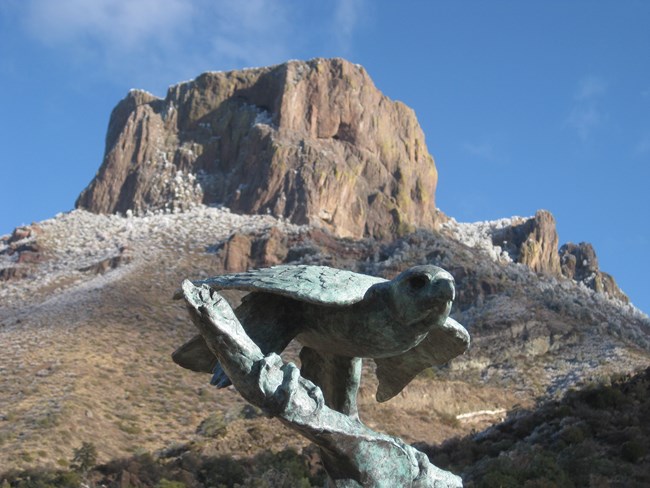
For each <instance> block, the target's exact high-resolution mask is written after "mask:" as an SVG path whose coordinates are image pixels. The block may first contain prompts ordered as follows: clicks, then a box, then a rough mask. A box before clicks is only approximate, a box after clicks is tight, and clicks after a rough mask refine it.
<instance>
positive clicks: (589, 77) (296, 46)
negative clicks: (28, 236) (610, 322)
mask: <svg viewBox="0 0 650 488" xmlns="http://www.w3.org/2000/svg"><path fill="white" fill-rule="evenodd" d="M648 26H650V2H647V1H645V0H626V1H624V2H621V1H609V0H600V1H586V0H585V1H578V0H574V1H569V0H563V1H553V0H551V1H548V0H547V1H543V2H542V1H538V2H533V1H529V2H520V1H514V0H512V1H499V0H492V1H490V2H485V1H460V0H458V1H454V0H448V1H433V0H432V1H424V0H423V1H400V2H395V1H388V0H386V1H370V0H347V1H346V0H339V1H329V2H311V1H302V0H286V1H280V0H278V1H270V0H250V1H246V2H243V1H234V0H233V1H222V0H212V1H209V0H57V1H50V0H2V2H0V80H1V83H2V84H1V85H0V87H1V89H0V107H1V110H2V112H1V113H2V116H1V117H0V147H1V148H2V150H1V152H0V168H1V173H0V174H1V175H2V178H1V180H0V181H1V182H2V183H1V187H0V234H6V233H8V232H10V231H11V230H12V229H13V228H14V227H15V226H17V225H20V224H23V223H30V222H32V221H39V220H43V219H46V218H50V217H52V216H54V215H55V214H56V213H58V212H63V211H68V210H71V209H72V207H73V205H74V201H75V199H76V197H77V195H78V194H79V192H80V191H81V190H82V189H83V188H84V187H85V186H86V185H87V184H88V182H89V181H90V180H91V179H92V177H93V176H94V174H95V172H96V171H97V169H98V168H99V165H100V163H101V159H102V155H103V150H104V137H105V132H106V127H107V124H108V118H109V115H110V111H111V110H112V108H113V107H114V106H115V104H116V103H117V102H118V101H119V100H120V99H121V98H123V97H124V96H125V95H126V93H127V91H128V90H129V89H130V88H142V89H146V90H148V91H150V92H152V93H154V94H156V95H158V96H161V97H162V96H164V95H165V92H166V90H167V87H168V86H169V85H173V84H175V83H177V82H180V81H183V80H187V79H191V78H194V77H196V76H197V75H198V74H200V73H201V72H203V71H209V70H229V69H237V68H242V67H250V66H263V65H269V64H276V63H281V62H283V61H286V60H288V59H310V58H313V57H333V56H340V57H345V58H347V59H349V60H351V61H353V62H356V63H360V64H362V65H363V66H365V68H366V69H367V71H368V72H369V73H370V75H371V76H372V78H373V79H374V81H375V84H376V85H377V87H378V88H379V89H381V90H382V91H383V92H384V93H385V94H386V95H388V96H389V97H391V98H393V99H398V100H401V101H403V102H405V103H406V104H407V105H409V106H411V107H412V108H413V109H414V110H415V112H416V114H417V116H418V119H419V121H420V124H421V125H422V127H423V129H424V132H425V134H426V137H427V145H428V148H429V151H430V152H431V153H432V155H433V156H434V158H435V160H436V164H437V166H438V171H439V185H438V191H437V195H436V201H437V205H438V206H439V207H440V208H441V209H442V210H443V211H444V212H446V213H447V214H448V215H451V216H453V217H455V218H456V219H457V220H460V221H475V220H487V219H496V218H501V217H507V216H511V215H523V216H527V215H532V214H533V213H534V212H535V210H537V209H540V208H545V209H548V210H550V211H551V212H552V213H553V214H554V215H555V217H556V219H557V221H558V230H559V234H560V242H561V243H564V242H568V241H571V242H580V241H587V242H591V243H592V244H593V245H594V246H595V249H596V252H597V254H598V257H599V261H600V265H601V269H603V270H604V271H607V272H609V273H611V274H613V275H614V276H615V278H616V279H617V281H618V282H619V284H620V285H621V287H622V288H623V290H624V291H625V292H626V293H628V294H629V295H630V297H631V298H632V301H633V302H634V303H635V304H636V305H637V306H638V307H639V308H641V309H642V310H644V311H645V312H646V313H647V312H650V296H649V295H650V294H649V293H648V285H647V277H648V276H650V264H649V262H650V259H648V254H649V251H650V217H649V211H650V188H649V184H650V169H649V168H650V28H649V27H648Z"/></svg>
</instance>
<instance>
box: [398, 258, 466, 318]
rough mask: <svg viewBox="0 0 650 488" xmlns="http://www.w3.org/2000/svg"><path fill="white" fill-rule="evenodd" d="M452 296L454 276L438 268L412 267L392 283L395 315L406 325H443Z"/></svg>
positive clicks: (454, 293)
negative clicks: (423, 323)
mask: <svg viewBox="0 0 650 488" xmlns="http://www.w3.org/2000/svg"><path fill="white" fill-rule="evenodd" d="M455 296H456V287H455V284H454V278H453V276H451V274H449V273H448V272H447V271H445V270H444V269H442V268H439V267H437V266H432V265H423V266H414V267H412V268H409V269H407V270H406V271H404V272H402V273H400V274H399V275H398V276H397V277H395V278H394V279H393V280H391V297H392V302H393V303H392V306H393V307H394V313H395V314H396V315H398V316H399V317H401V318H402V321H403V322H406V323H407V324H415V323H420V322H422V321H426V322H427V323H429V324H430V326H431V327H433V326H436V325H442V324H443V323H444V322H445V320H446V319H447V317H448V316H449V312H450V311H451V304H452V302H453V300H454V297H455Z"/></svg>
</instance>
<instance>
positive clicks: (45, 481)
mask: <svg viewBox="0 0 650 488" xmlns="http://www.w3.org/2000/svg"><path fill="white" fill-rule="evenodd" d="M2 477H3V478H4V481H3V488H4V487H5V486H7V485H8V486H10V487H11V488H78V487H79V486H81V483H82V479H81V476H80V475H79V474H78V473H75V472H73V471H64V470H50V469H42V468H35V469H27V470H24V471H12V472H9V473H5V474H4V475H3V476H2Z"/></svg>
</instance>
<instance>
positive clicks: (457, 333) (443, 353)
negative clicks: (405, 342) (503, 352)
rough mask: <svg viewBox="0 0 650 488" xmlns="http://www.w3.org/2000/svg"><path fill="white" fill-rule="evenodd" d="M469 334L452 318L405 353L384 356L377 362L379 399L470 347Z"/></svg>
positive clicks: (398, 390)
mask: <svg viewBox="0 0 650 488" xmlns="http://www.w3.org/2000/svg"><path fill="white" fill-rule="evenodd" d="M469 342H470V339H469V333H468V332H467V330H465V327H463V326H462V325H460V324H459V323H458V322H456V321H455V320H454V319H452V318H451V317H447V320H446V321H445V323H444V325H443V326H442V327H435V328H433V329H432V330H431V331H429V333H428V334H427V336H426V337H425V338H424V339H423V340H422V342H420V343H419V344H418V345H417V346H415V347H414V348H412V349H409V350H408V351H406V352H405V353H404V354H400V355H399V356H393V357H389V358H383V359H375V363H377V379H378V380H379V387H378V388H377V395H376V398H377V401H379V402H385V401H386V400H390V399H391V398H393V397H394V396H395V395H397V394H398V393H399V392H400V391H402V390H403V389H404V387H405V386H406V385H408V384H409V383H410V382H411V380H412V379H413V378H415V376H416V375H417V374H418V373H419V372H420V371H424V370H425V369H427V368H429V367H431V366H440V365H443V364H445V363H446V362H447V361H449V360H451V359H453V358H455V357H456V356H459V355H461V354H463V353H464V352H465V351H466V350H467V348H468V347H469Z"/></svg>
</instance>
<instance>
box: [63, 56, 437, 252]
mask: <svg viewBox="0 0 650 488" xmlns="http://www.w3.org/2000/svg"><path fill="white" fill-rule="evenodd" d="M436 183H437V171H436V167H435V164H434V161H433V158H432V157H431V156H430V155H429V153H428V151H427V147H426V145H425V142H424V134H423V132H422V130H421V128H420V127H419V125H418V122H417V119H416V117H415V114H414V112H413V110H411V109H410V108H408V107H407V106H405V105H404V104H402V103H400V102H395V101H391V100H390V99H388V98H387V97H385V96H384V95H382V93H381V92H380V91H379V90H378V89H377V88H376V87H375V86H374V84H373V82H372V80H371V79H370V77H369V76H368V74H367V73H366V71H365V70H364V69H363V68H362V67H361V66H358V65H354V64H351V63H349V62H347V61H344V60H342V59H315V60H312V61H309V62H302V61H290V62H288V63H285V64H282V65H278V66H273V67H268V68H259V69H247V70H243V71H232V72H227V73H221V72H218V73H212V72H210V73H204V74H202V75H200V76H199V77H198V78H196V79H195V80H193V81H189V82H185V83H181V84H179V85H176V86H173V87H171V88H170V89H169V91H168V93H167V96H166V98H165V99H159V98H156V97H154V96H153V95H151V94H148V93H145V92H142V91H131V92H130V93H129V94H128V95H127V97H126V98H125V99H124V100H122V101H121V102H120V103H119V104H118V105H117V107H116V108H115V109H114V110H113V113H112V115H111V119H110V123H109V128H108V133H107V138H106V151H105V157H104V161H103V164H102V166H101V168H100V169H99V171H98V173H97V175H96V176H95V178H94V179H93V181H92V182H91V183H90V185H89V186H88V187H87V188H86V189H85V190H84V191H83V192H82V193H81V195H80V196H79V198H78V200H77V203H76V205H77V207H80V208H84V209H87V210H90V211H92V212H96V213H115V212H122V213H124V212H127V211H129V210H130V211H133V212H134V213H143V212H146V211H155V210H165V209H167V210H176V209H185V208H187V207H189V206H192V205H193V204H197V203H204V204H223V205H225V206H227V207H229V208H230V209H231V210H233V211H234V212H238V213H246V214H251V213H270V214H272V215H274V216H277V217H282V218H286V219H289V220H290V221H291V222H294V223H298V224H310V225H314V226H318V227H321V228H325V229H327V230H329V231H331V232H333V233H334V234H335V235H337V236H339V237H355V238H358V237H362V236H370V237H375V238H380V239H385V238H389V237H394V236H395V235H400V234H404V233H407V232H409V231H411V230H414V229H415V228H424V229H432V228H435V226H436V221H437V213H436V209H435V188H436Z"/></svg>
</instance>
